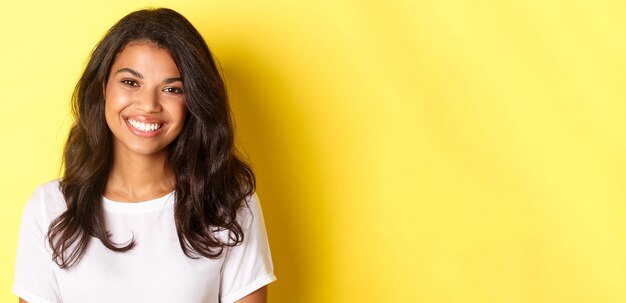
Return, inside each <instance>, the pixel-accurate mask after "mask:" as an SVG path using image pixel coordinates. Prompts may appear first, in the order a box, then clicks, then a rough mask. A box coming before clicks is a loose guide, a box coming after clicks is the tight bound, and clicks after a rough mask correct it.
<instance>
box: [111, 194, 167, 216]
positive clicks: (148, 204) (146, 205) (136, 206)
mask: <svg viewBox="0 0 626 303" xmlns="http://www.w3.org/2000/svg"><path fill="white" fill-rule="evenodd" d="M174 193H175V191H172V192H170V193H168V194H166V195H165V196H162V197H159V198H154V199H150V200H146V201H140V202H119V201H113V200H111V199H109V198H107V197H105V196H102V205H103V206H104V209H105V210H107V211H111V212H119V213H136V212H148V211H152V210H159V209H163V207H164V206H165V205H166V204H168V202H169V201H173V200H174Z"/></svg>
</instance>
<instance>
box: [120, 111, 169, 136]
mask: <svg viewBox="0 0 626 303" xmlns="http://www.w3.org/2000/svg"><path fill="white" fill-rule="evenodd" d="M128 118H132V119H133V120H135V121H139V122H143V123H160V124H163V125H162V126H161V128H159V129H157V130H154V131H147V132H144V131H140V130H138V129H136V128H134V127H133V126H132V125H130V123H129V122H128ZM124 123H126V127H128V130H130V132H131V133H133V134H134V135H136V136H138V137H141V138H152V137H154V136H158V135H159V134H160V133H162V132H163V129H165V125H166V124H167V123H165V122H163V121H161V120H157V119H153V118H149V117H144V116H133V117H124Z"/></svg>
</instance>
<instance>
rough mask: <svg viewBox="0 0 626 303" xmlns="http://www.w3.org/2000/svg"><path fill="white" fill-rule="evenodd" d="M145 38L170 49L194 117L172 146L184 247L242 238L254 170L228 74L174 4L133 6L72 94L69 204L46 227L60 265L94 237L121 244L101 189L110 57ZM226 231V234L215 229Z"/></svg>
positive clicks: (122, 247) (206, 249)
mask: <svg viewBox="0 0 626 303" xmlns="http://www.w3.org/2000/svg"><path fill="white" fill-rule="evenodd" d="M135 41H140V42H147V43H151V44H154V45H156V46H158V47H161V48H163V49H166V50H168V51H169V52H170V54H171V56H172V58H173V59H174V62H175V63H176V65H177V67H178V69H179V71H180V73H181V77H182V81H183V87H184V88H185V89H184V97H185V102H186V106H187V112H188V114H187V118H186V119H185V123H184V125H183V129H182V131H181V132H180V134H179V136H178V137H177V138H176V139H175V140H174V141H173V142H172V143H171V144H170V145H169V146H168V153H169V154H168V158H167V161H168V163H169V164H170V165H171V167H172V168H173V170H174V174H175V175H176V185H175V192H176V204H175V211H174V216H175V222H176V229H177V232H178V239H179V242H180V246H181V248H182V249H183V251H184V253H185V254H186V255H187V256H188V257H190V258H200V257H208V258H217V257H219V256H220V255H221V254H222V252H223V250H224V247H225V246H235V245H237V244H239V243H241V242H242V241H243V237H244V234H243V230H242V227H241V226H240V224H239V223H238V222H237V220H236V219H237V218H236V215H237V212H238V210H239V209H240V208H241V207H245V206H247V204H246V198H247V197H248V196H249V195H251V194H252V193H253V192H254V191H255V186H256V185H255V177H254V173H253V172H252V170H251V168H250V166H249V165H248V164H246V163H245V162H244V161H242V160H241V157H240V156H238V154H237V151H236V149H235V146H234V135H233V133H234V131H233V126H232V120H231V116H230V108H229V105H228V99H227V95H226V89H225V86H224V82H223V81H222V78H221V77H220V74H219V72H218V69H217V67H216V64H215V60H214V59H213V56H212V54H211V52H210V51H209V48H208V47H207V45H206V43H205V41H204V39H203V38H202V36H201V35H200V33H199V32H198V31H197V30H196V29H195V28H194V27H193V25H192V24H191V23H190V22H189V21H188V20H187V19H186V18H185V17H183V16H182V15H181V14H179V13H177V12H176V11H173V10H171V9H166V8H159V9H145V10H139V11H135V12H133V13H130V14H129V15H127V16H125V17H124V18H122V19H121V20H120V21H118V22H117V23H116V24H115V25H114V26H113V27H112V28H111V29H110V30H109V31H108V32H107V33H106V35H105V36H104V37H103V38H102V40H101V41H100V42H99V43H98V44H97V45H96V47H95V48H94V50H93V52H92V54H91V57H90V59H89V61H88V63H87V65H86V67H85V71H84V73H83V74H82V76H81V78H80V80H79V81H78V83H77V85H76V88H75V90H74V94H73V96H72V113H73V115H74V118H75V122H74V124H73V125H72V127H71V130H70V132H69V137H68V139H67V142H66V145H65V150H64V154H63V160H64V161H63V163H64V165H65V170H64V173H63V176H62V178H61V181H60V189H61V192H62V193H63V196H64V198H65V202H66V203H67V210H66V211H65V212H63V213H62V214H61V215H60V216H59V217H57V218H56V219H55V220H53V221H52V222H51V224H50V227H49V229H48V242H49V244H50V246H51V248H52V257H53V259H54V261H55V262H56V263H57V264H58V265H59V267H60V268H63V269H67V268H70V267H72V266H73V265H74V264H76V263H77V262H78V261H80V259H81V257H82V256H83V255H84V253H85V250H86V248H87V246H88V244H89V241H90V239H91V237H95V238H98V239H99V240H100V241H101V242H102V244H104V246H106V247H107V248H108V249H110V250H113V251H115V252H126V251H129V250H131V249H132V248H133V247H134V246H135V242H134V239H131V240H130V241H129V242H128V243H125V244H118V243H114V242H112V241H111V239H110V236H111V235H110V234H109V233H108V232H107V229H106V222H105V216H104V210H103V205H102V195H103V194H104V189H105V186H106V182H107V179H108V176H109V172H110V170H111V165H112V161H113V159H112V150H113V149H112V142H113V139H112V133H111V131H110V129H109V128H108V126H107V123H106V120H105V118H104V92H103V87H104V86H105V85H106V81H107V78H108V75H109V73H110V69H111V66H112V64H113V62H114V60H115V58H116V56H117V54H118V53H119V52H121V51H122V50H123V48H124V47H125V46H126V45H127V44H128V43H129V42H135ZM224 231H227V232H228V237H227V239H224V238H221V239H220V237H218V233H217V232H224Z"/></svg>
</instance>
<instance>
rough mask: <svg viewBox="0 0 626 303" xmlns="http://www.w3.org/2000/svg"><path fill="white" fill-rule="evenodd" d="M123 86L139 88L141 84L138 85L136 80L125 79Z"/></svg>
mask: <svg viewBox="0 0 626 303" xmlns="http://www.w3.org/2000/svg"><path fill="white" fill-rule="evenodd" d="M120 82H122V84H124V85H126V86H139V84H138V83H137V81H134V80H130V79H124V80H122V81H120Z"/></svg>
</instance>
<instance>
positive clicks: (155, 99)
mask: <svg viewBox="0 0 626 303" xmlns="http://www.w3.org/2000/svg"><path fill="white" fill-rule="evenodd" d="M135 105H136V106H137V109H139V110H141V111H143V112H145V113H155V112H159V111H160V110H161V103H160V100H159V93H158V91H157V90H156V89H149V88H145V89H142V90H141V93H140V94H138V95H137V99H136V100H135Z"/></svg>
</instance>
